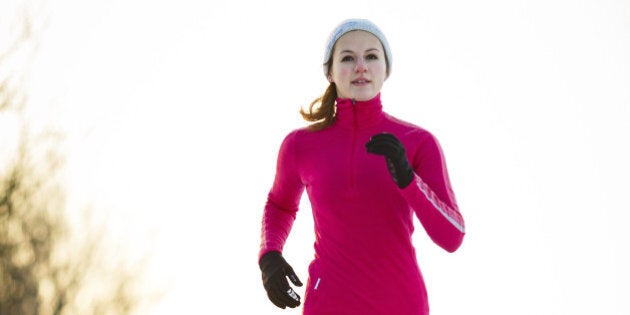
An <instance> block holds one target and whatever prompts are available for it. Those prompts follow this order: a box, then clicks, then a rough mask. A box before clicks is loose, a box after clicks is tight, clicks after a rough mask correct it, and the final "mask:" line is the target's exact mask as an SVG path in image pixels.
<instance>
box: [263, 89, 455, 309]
mask: <svg viewBox="0 0 630 315" xmlns="http://www.w3.org/2000/svg"><path fill="white" fill-rule="evenodd" d="M336 115H337V116H336V120H335V122H334V123H333V125H331V126H330V127H328V128H326V129H324V130H321V131H315V132H313V131H308V130H306V129H298V130H295V131H293V132H291V133H290V134H289V135H287V137H286V138H285V139H284V141H283V143H282V145H281V147H280V152H279V156H278V163H277V169H276V177H275V180H274V183H273V187H272V188H271V191H270V192H269V196H268V200H267V204H266V206H265V210H264V215H263V222H262V242H261V248H260V252H259V257H260V256H262V255H263V254H265V253H266V252H268V251H271V250H276V251H280V252H282V248H283V245H284V243H285V241H286V239H287V237H288V235H289V232H290V230H291V227H292V225H293V222H294V220H295V216H296V213H297V211H298V205H299V201H300V198H301V195H302V193H303V191H304V189H305V188H306V192H307V194H308V197H309V200H310V202H311V206H312V209H313V218H314V224H315V244H314V248H315V258H314V259H313V261H312V263H311V264H310V266H309V279H308V282H307V286H306V294H305V298H304V314H307V315H308V314H317V315H322V314H335V315H341V314H387V315H389V314H409V315H412V314H413V315H420V314H428V313H429V306H428V301H427V292H426V289H425V285H424V281H423V278H422V274H421V272H420V269H419V267H418V264H417V261H416V253H415V249H414V247H413V244H412V241H411V240H412V239H411V235H412V233H413V231H414V226H413V213H415V215H416V216H417V217H418V218H419V220H420V222H421V223H422V226H423V227H424V230H425V231H426V232H427V234H428V235H429V237H430V238H431V239H432V240H433V242H435V243H436V244H437V245H439V246H441V247H442V248H444V249H445V250H447V251H449V252H453V251H455V250H456V249H457V248H458V247H459V246H460V244H461V243H462V240H463V237H464V221H463V219H462V216H461V215H460V213H459V210H458V207H457V203H456V201H455V196H454V194H453V191H452V189H451V185H450V183H449V178H448V173H447V169H446V164H445V161H444V157H443V155H442V151H441V149H440V146H439V144H438V142H437V140H436V139H435V138H434V136H433V135H431V134H430V133H429V132H427V131H426V130H424V129H422V128H420V127H418V126H415V125H412V124H409V123H407V122H404V121H401V120H399V119H396V118H394V117H392V116H390V115H388V114H386V113H385V112H383V110H382V105H381V100H380V94H379V95H377V96H376V97H375V98H374V99H372V100H369V101H366V102H356V104H352V102H351V100H349V99H338V100H337V114H336ZM381 132H389V133H392V134H394V135H395V136H396V137H397V138H398V139H399V140H400V141H401V142H402V143H403V145H404V146H405V150H406V153H407V157H408V159H409V163H410V164H411V166H412V168H413V169H414V171H415V174H416V176H415V180H414V181H413V182H412V183H411V184H410V185H409V186H407V187H405V188H404V189H399V188H398V186H396V184H395V183H394V181H393V180H392V178H391V176H390V174H389V172H388V170H387V166H386V163H385V159H384V157H382V156H378V155H374V154H369V153H367V152H366V149H365V143H366V142H368V140H369V139H370V137H371V136H373V135H375V134H377V133H381Z"/></svg>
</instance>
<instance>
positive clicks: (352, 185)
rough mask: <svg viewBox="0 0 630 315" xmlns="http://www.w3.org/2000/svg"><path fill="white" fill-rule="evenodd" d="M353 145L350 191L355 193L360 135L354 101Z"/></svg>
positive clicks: (351, 146) (353, 101) (353, 102)
mask: <svg viewBox="0 0 630 315" xmlns="http://www.w3.org/2000/svg"><path fill="white" fill-rule="evenodd" d="M352 118H353V122H352V143H351V145H350V190H352V191H354V190H355V188H356V178H355V177H356V170H355V165H356V163H355V161H356V158H355V156H354V155H355V154H356V146H357V137H358V133H359V123H358V121H357V118H358V117H357V101H356V100H355V99H354V98H353V99H352Z"/></svg>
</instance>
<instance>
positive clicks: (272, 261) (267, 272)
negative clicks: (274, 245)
mask: <svg viewBox="0 0 630 315" xmlns="http://www.w3.org/2000/svg"><path fill="white" fill-rule="evenodd" d="M259 265H260V270H261V271H262V280H263V285H264V286H265V290H267V296H269V300H271V302H272V303H273V304H275V305H276V306H277V307H279V308H286V307H287V306H288V307H290V308H294V307H297V306H300V296H299V295H297V293H296V292H295V291H293V289H292V288H291V287H290V286H289V282H288V281H287V278H286V277H289V279H291V282H293V284H294V285H296V286H298V287H301V286H302V282H300V279H298V277H297V275H296V274H295V272H294V271H293V268H291V266H289V264H288V263H287V262H286V260H284V258H283V257H282V254H280V253H279V252H275V251H272V252H268V253H266V254H264V255H263V256H262V257H261V258H260V262H259Z"/></svg>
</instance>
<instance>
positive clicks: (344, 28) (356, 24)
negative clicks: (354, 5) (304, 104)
mask: <svg viewBox="0 0 630 315" xmlns="http://www.w3.org/2000/svg"><path fill="white" fill-rule="evenodd" d="M357 30H359V31H366V32H368V33H371V34H372V35H374V36H376V38H378V39H379V40H380V41H381V44H382V45H383V49H384V50H385V57H386V58H387V77H389V73H390V72H391V69H392V52H391V51H390V50H389V44H388V43H387V39H386V38H385V35H384V34H383V32H381V30H380V29H379V28H378V27H377V26H376V25H375V24H374V23H372V22H371V21H369V20H365V19H348V20H345V21H343V22H341V24H339V26H337V28H335V30H333V31H332V33H330V37H329V39H328V45H326V50H325V51H324V76H328V64H327V63H328V60H329V59H330V55H331V54H332V50H333V47H334V46H335V43H336V42H337V40H338V39H339V38H340V37H341V36H343V35H344V34H346V33H348V32H351V31H357Z"/></svg>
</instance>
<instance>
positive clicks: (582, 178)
mask: <svg viewBox="0 0 630 315" xmlns="http://www.w3.org/2000/svg"><path fill="white" fill-rule="evenodd" d="M45 9H46V10H44V11H45V12H49V13H48V16H49V18H50V22H49V23H50V24H49V27H48V29H47V31H46V32H45V34H44V37H43V42H42V45H41V51H40V53H39V59H38V60H37V64H36V67H35V68H34V71H35V72H34V75H33V80H32V83H33V92H32V93H33V96H32V103H33V106H34V107H33V108H34V110H33V113H32V115H33V116H32V117H33V118H32V119H34V121H41V122H42V123H43V124H44V123H45V124H52V125H55V126H57V127H58V128H59V129H60V130H62V131H64V132H65V133H66V134H67V137H66V141H65V145H64V154H66V158H67V166H66V169H67V179H68V182H67V185H68V187H67V188H68V191H69V200H68V202H69V206H70V207H71V208H81V207H82V206H84V205H86V204H90V205H92V206H93V207H94V208H95V210H96V211H97V212H99V213H100V215H103V216H104V217H107V220H109V221H108V222H110V229H111V231H112V233H113V235H116V236H117V237H118V239H119V240H120V241H121V242H125V243H126V244H128V245H129V246H130V247H131V248H133V249H135V250H139V251H141V250H142V248H143V247H144V246H146V244H147V243H148V242H150V241H151V240H153V241H154V242H155V243H154V244H155V245H153V247H154V249H153V253H154V256H153V259H152V260H151V262H150V264H151V265H150V268H149V269H148V270H147V271H148V272H149V274H150V275H151V277H152V281H153V283H155V287H163V288H166V289H167V290H166V295H165V297H164V299H163V300H162V302H161V303H160V304H158V305H157V306H156V307H155V308H154V311H153V313H152V314H181V313H195V314H216V313H219V311H218V310H221V311H220V313H221V314H252V313H256V314H280V313H284V314H299V313H300V310H291V311H284V312H281V311H279V310H277V309H276V308H275V306H273V305H272V304H271V303H270V302H269V301H268V300H267V297H266V294H265V292H264V290H263V288H262V285H261V281H260V273H259V271H258V266H257V264H256V254H257V250H258V242H259V229H260V217H261V214H262V209H263V205H264V202H265V198H266V194H267V192H268V189H269V188H270V185H271V182H272V180H273V175H274V168H275V158H276V153H277V149H278V146H279V143H280V141H281V140H282V138H283V137H284V135H285V134H286V133H287V132H289V131H290V130H291V129H294V128H297V127H301V126H303V125H304V123H303V122H302V121H301V120H300V118H299V115H298V109H299V108H300V106H304V105H307V104H308V103H310V101H311V100H312V99H313V98H315V97H317V96H318V95H319V94H320V93H321V92H323V89H324V88H325V84H326V82H325V80H324V77H323V75H322V73H321V66H320V63H321V55H322V51H323V46H324V41H325V39H326V36H327V35H328V33H329V32H330V30H332V28H333V27H334V26H335V25H336V24H337V23H338V22H340V21H341V20H342V19H345V18H348V17H366V18H369V19H372V20H373V21H374V22H376V23H377V24H378V25H379V26H381V28H382V29H383V30H384V32H385V33H386V35H387V36H388V39H389V41H390V44H391V47H392V51H393V56H394V58H393V59H394V60H393V71H392V76H391V77H390V79H389V80H388V81H387V82H386V83H385V87H384V90H383V101H384V106H385V109H386V111H388V112H389V113H391V114H393V115H395V116H399V117H400V118H403V119H405V120H409V121H411V122H414V123H417V124H419V125H421V126H424V127H425V128H427V129H429V130H430V131H432V132H433V133H434V134H436V136H437V137H438V139H439V140H440V141H441V143H442V146H443V149H444V151H445V154H446V158H447V162H448V165H449V171H450V175H451V180H452V182H453V186H454V189H455V192H456V195H457V197H458V201H459V205H460V209H461V211H462V213H463V215H464V218H465V220H466V225H467V236H466V239H465V241H464V244H463V246H462V248H461V249H460V250H459V251H458V252H456V253H455V254H447V253H446V252H443V251H441V250H440V249H439V248H437V246H435V245H433V244H431V243H430V241H429V240H428V238H427V237H426V235H425V234H424V231H423V230H422V229H421V227H420V226H419V225H417V230H416V231H417V232H416V234H415V235H414V238H415V244H416V248H417V251H418V256H419V261H420V267H421V269H422V270H423V272H424V276H425V280H426V281H427V286H428V289H429V296H430V303H431V308H432V314H513V315H519V314H549V315H551V314H554V315H556V314H628V313H630V306H628V303H627V302H626V300H627V297H628V296H630V287H629V286H630V272H629V271H628V269H627V267H626V266H628V265H630V259H629V258H628V256H629V255H628V252H629V248H630V247H629V246H628V241H629V240H630V233H629V232H628V230H627V229H628V228H627V226H628V224H627V220H628V214H627V213H628V212H629V211H630V203H629V202H628V200H627V194H628V192H629V191H630V184H629V182H628V178H630V167H629V166H628V164H627V163H628V162H627V161H630V153H629V143H630V141H629V139H628V135H630V3H629V2H628V1H621V0H619V1H612V0H604V1H602V0H583V1H568V0H566V1H561V0H545V1H535V0H527V1H525V0H522V1H498V0H496V1H491V0H483V1H408V2H407V1H321V0H320V1H312V2H306V3H302V2H298V1H288V0H287V1H254V0H250V1H220V2H218V1H141V0H124V1H123V0H117V1H79V0H75V1H72V0H58V1H50V2H49V3H47V4H46V5H45ZM303 205H304V207H303V211H301V212H300V213H299V215H298V220H297V222H296V225H295V226H294V230H293V232H292V234H291V236H290V239H289V242H288V244H287V246H286V248H285V256H286V257H287V260H288V261H289V262H290V263H291V264H292V265H293V267H294V268H295V269H296V270H297V271H298V274H299V276H300V277H301V279H302V280H303V281H305V280H306V278H307V264H308V262H309V260H310V259H311V256H312V239H313V238H312V226H311V225H312V222H311V218H310V210H309V207H308V203H307V202H304V203H303ZM298 291H299V292H300V293H303V292H304V290H303V288H302V289H299V290H298Z"/></svg>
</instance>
